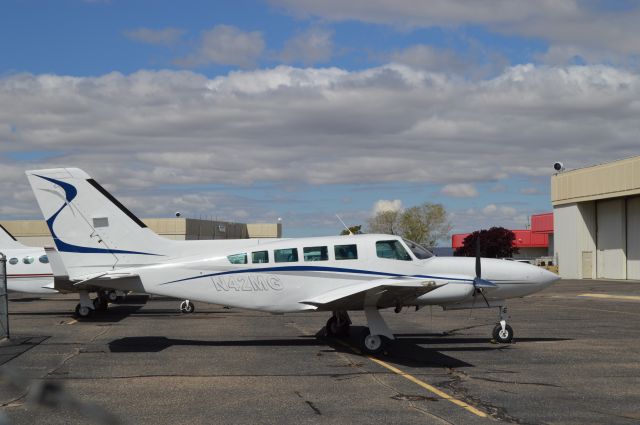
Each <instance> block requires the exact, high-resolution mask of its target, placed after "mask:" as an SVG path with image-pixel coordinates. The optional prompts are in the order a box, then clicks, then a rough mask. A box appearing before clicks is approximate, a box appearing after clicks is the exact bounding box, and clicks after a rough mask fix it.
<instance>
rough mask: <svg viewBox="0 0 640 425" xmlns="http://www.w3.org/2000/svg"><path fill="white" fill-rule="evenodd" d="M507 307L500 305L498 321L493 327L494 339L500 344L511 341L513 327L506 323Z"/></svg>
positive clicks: (507, 316)
mask: <svg viewBox="0 0 640 425" xmlns="http://www.w3.org/2000/svg"><path fill="white" fill-rule="evenodd" d="M508 318H509V315H508V314H507V307H505V306H500V321H499V322H498V324H497V325H496V326H495V327H494V328H493V332H492V336H493V339H494V341H496V342H498V343H500V344H509V343H510V342H512V341H513V328H512V327H511V326H509V325H507V319H508Z"/></svg>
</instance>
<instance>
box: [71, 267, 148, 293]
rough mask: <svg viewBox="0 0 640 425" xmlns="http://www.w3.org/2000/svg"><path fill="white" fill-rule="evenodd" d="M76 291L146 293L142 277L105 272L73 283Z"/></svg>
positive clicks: (125, 273)
mask: <svg viewBox="0 0 640 425" xmlns="http://www.w3.org/2000/svg"><path fill="white" fill-rule="evenodd" d="M73 287H74V288H75V289H76V290H79V289H83V290H97V289H120V290H123V291H136V292H144V288H143V287H142V284H141V282H140V276H139V275H138V274H136V273H129V272H117V271H111V272H103V273H96V274H92V275H87V276H84V277H83V278H82V280H80V281H77V282H73Z"/></svg>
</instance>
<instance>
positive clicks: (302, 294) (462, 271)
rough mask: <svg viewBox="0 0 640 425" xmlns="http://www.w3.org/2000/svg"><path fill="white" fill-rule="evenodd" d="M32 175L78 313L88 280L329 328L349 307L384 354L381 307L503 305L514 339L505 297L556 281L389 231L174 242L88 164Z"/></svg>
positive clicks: (537, 271)
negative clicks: (438, 252) (324, 315)
mask: <svg viewBox="0 0 640 425" xmlns="http://www.w3.org/2000/svg"><path fill="white" fill-rule="evenodd" d="M27 176H28V178H29V183H30V184H31V187H32V188H33V191H34V193H35V196H36V198H37V200H38V203H39V205H40V209H41V210H42V213H43V214H44V217H45V219H46V221H47V224H48V226H49V229H50V231H51V235H52V236H53V238H54V241H55V244H56V247H57V250H58V251H59V253H60V255H61V258H62V261H63V262H64V264H65V267H66V269H67V271H68V274H69V278H70V279H71V280H72V281H75V282H76V286H77V288H78V289H79V290H80V291H81V292H80V294H81V296H80V304H78V307H77V308H76V311H77V313H78V315H79V316H88V315H90V314H91V313H92V308H93V305H92V303H91V300H90V298H89V295H88V292H87V291H83V288H84V287H85V286H87V285H90V286H92V287H96V286H99V287H103V288H110V289H120V290H133V291H137V292H146V293H148V294H156V295H163V296H170V297H175V298H182V299H185V298H186V299H191V300H196V301H202V302H207V303H213V304H220V305H225V306H231V307H238V308H245V309H253V310H260V311H267V312H271V313H292V312H304V311H327V312H332V315H331V317H330V318H329V320H328V322H327V326H326V332H327V334H329V335H341V334H345V333H346V332H348V330H349V326H350V324H351V320H350V319H349V315H348V313H347V312H348V311H353V310H364V313H365V316H366V319H367V322H368V332H364V333H363V335H362V339H361V341H360V342H361V343H362V347H363V349H364V350H365V351H366V352H368V353H377V352H379V351H381V350H382V349H383V348H384V346H385V344H386V342H387V341H388V340H391V339H393V338H394V336H393V333H392V332H391V330H390V329H389V328H388V326H387V325H386V323H385V321H384V319H383V318H382V316H381V315H380V312H379V309H383V308H388V307H393V308H395V310H396V312H398V311H400V310H401V309H402V307H404V306H415V307H417V308H418V307H422V306H425V305H440V306H442V307H443V308H444V309H468V308H480V307H497V308H499V311H500V321H499V323H498V324H497V325H496V327H495V328H494V332H493V336H494V338H495V339H496V340H497V341H500V342H505V343H506V342H510V341H511V339H512V337H513V330H512V329H511V327H510V326H509V325H507V324H506V318H507V315H506V308H505V300H506V299H508V298H514V297H523V296H525V295H528V294H532V293H534V292H537V291H540V290H541V289H543V288H545V287H547V286H549V285H550V284H551V283H553V282H555V281H556V280H558V276H556V275H555V274H552V273H550V272H548V271H546V270H543V269H541V268H538V267H535V266H533V265H530V264H523V263H519V262H515V261H504V260H493V259H482V260H480V258H479V257H478V258H477V259H476V261H474V259H473V258H458V257H450V258H448V257H434V256H433V255H432V254H431V253H430V252H429V251H427V250H426V249H424V248H422V247H421V246H419V245H417V244H415V243H413V242H410V241H407V240H403V239H402V238H400V237H397V236H391V235H350V236H335V237H316V238H296V239H267V240H264V239H262V240H258V239H244V240H212V241H173V240H168V239H165V238H162V237H160V236H158V235H157V234H155V233H153V232H152V231H151V230H149V229H148V228H147V227H146V226H145V225H144V224H143V223H142V222H141V221H140V220H139V219H138V218H137V217H136V216H134V215H133V214H132V213H131V212H130V211H129V210H127V209H126V208H125V207H124V206H123V205H122V204H121V203H120V202H118V201H117V200H116V199H115V198H114V197H113V196H112V195H111V194H109V193H108V192H107V191H106V190H105V189H104V188H103V187H102V186H100V185H99V184H98V183H97V182H96V181H95V180H93V179H92V178H91V177H90V176H89V175H87V174H86V173H85V172H84V171H82V170H79V169H77V168H61V169H50V170H37V171H27ZM480 269H482V272H483V273H484V278H481V277H480ZM478 295H480V296H479V297H478Z"/></svg>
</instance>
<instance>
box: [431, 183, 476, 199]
mask: <svg viewBox="0 0 640 425" xmlns="http://www.w3.org/2000/svg"><path fill="white" fill-rule="evenodd" d="M440 192H441V193H442V194H444V195H447V196H451V197H453V198H475V197H476V196H478V191H477V190H476V188H475V186H473V185H472V184H469V183H456V184H448V185H445V186H444V187H443V188H442V190H440Z"/></svg>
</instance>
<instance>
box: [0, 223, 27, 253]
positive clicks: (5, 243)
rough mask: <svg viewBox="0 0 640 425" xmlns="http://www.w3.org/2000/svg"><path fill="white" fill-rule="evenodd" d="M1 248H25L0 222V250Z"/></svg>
mask: <svg viewBox="0 0 640 425" xmlns="http://www.w3.org/2000/svg"><path fill="white" fill-rule="evenodd" d="M3 248H26V247H25V246H24V245H22V244H21V243H20V242H18V241H17V240H16V238H14V237H13V235H12V234H11V233H9V231H8V230H7V229H5V228H4V226H3V225H2V224H0V252H1V251H2V249H3Z"/></svg>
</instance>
